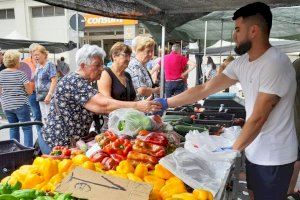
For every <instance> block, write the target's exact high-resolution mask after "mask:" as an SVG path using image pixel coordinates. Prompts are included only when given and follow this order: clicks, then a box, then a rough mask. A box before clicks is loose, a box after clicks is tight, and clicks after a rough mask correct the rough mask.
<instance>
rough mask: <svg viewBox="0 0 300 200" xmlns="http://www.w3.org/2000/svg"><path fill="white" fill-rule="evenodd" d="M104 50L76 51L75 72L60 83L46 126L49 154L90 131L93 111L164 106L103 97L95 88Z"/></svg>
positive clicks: (88, 47) (145, 109)
mask: <svg viewBox="0 0 300 200" xmlns="http://www.w3.org/2000/svg"><path fill="white" fill-rule="evenodd" d="M105 56H106V54H105V52H104V50H103V49H102V48H100V47H98V46H96V45H88V44H86V45H84V46H83V47H82V48H80V49H79V50H78V51H77V53H76V64H77V66H78V68H77V70H76V71H75V72H72V73H70V74H68V75H66V76H65V77H64V78H63V79H62V80H61V81H60V82H59V83H58V85H57V88H56V90H55V93H54V96H53V98H52V100H51V103H50V113H49V115H48V119H47V122H46V124H45V126H44V128H43V131H42V133H43V138H44V140H45V142H46V143H47V146H43V147H41V150H42V152H43V153H49V152H50V150H51V148H53V147H54V146H57V145H63V146H70V144H71V141H74V140H78V139H79V138H81V137H84V136H86V135H87V134H88V132H89V129H90V126H91V124H92V122H93V114H102V113H109V112H111V111H113V110H115V109H118V108H135V109H137V110H140V111H142V112H150V111H153V112H155V111H158V110H160V109H161V105H160V104H158V103H156V102H153V101H139V102H127V101H118V100H115V99H112V98H108V97H105V96H103V95H102V94H101V93H99V92H98V91H97V89H95V88H93V86H92V85H91V83H92V82H94V81H96V80H98V79H99V78H100V76H101V72H102V71H103V60H104V57H105Z"/></svg>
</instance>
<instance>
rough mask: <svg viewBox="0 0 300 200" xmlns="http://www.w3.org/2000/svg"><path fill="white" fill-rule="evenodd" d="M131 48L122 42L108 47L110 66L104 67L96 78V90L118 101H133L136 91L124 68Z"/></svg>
mask: <svg viewBox="0 0 300 200" xmlns="http://www.w3.org/2000/svg"><path fill="white" fill-rule="evenodd" d="M131 53H132V50H131V48H130V47H129V46H128V45H126V44H124V43H122V42H117V43H115V44H114V45H113V46H112V47H111V49H110V58H111V60H112V62H113V63H112V66H111V67H110V68H104V71H103V72H102V74H101V78H100V79H99V80H98V82H97V84H98V90H99V92H101V93H102V94H103V95H104V96H107V97H111V98H113V99H117V100H120V101H134V100H135V98H136V93H135V90H134V87H133V84H132V80H131V76H130V74H129V73H128V72H125V69H126V68H127V67H128V64H129V61H130V56H131Z"/></svg>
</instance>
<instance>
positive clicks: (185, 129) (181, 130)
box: [174, 125, 207, 135]
mask: <svg viewBox="0 0 300 200" xmlns="http://www.w3.org/2000/svg"><path fill="white" fill-rule="evenodd" d="M174 130H175V131H176V132H177V133H179V134H180V135H186V134H187V133H188V132H189V131H193V130H197V131H199V132H200V133H201V132H203V131H206V130H207V129H206V128H205V127H204V126H187V125H176V126H174Z"/></svg>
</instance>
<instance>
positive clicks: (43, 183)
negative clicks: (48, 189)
mask: <svg viewBox="0 0 300 200" xmlns="http://www.w3.org/2000/svg"><path fill="white" fill-rule="evenodd" d="M47 183H48V181H44V182H42V183H40V184H37V185H36V186H34V187H33V188H32V189H35V190H41V189H42V188H43V187H44V186H45V185H46V184H47Z"/></svg>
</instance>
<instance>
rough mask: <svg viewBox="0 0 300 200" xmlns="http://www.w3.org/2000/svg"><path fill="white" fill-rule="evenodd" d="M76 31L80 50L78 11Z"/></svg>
mask: <svg viewBox="0 0 300 200" xmlns="http://www.w3.org/2000/svg"><path fill="white" fill-rule="evenodd" d="M76 31H77V40H78V42H77V49H79V19H78V11H76Z"/></svg>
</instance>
